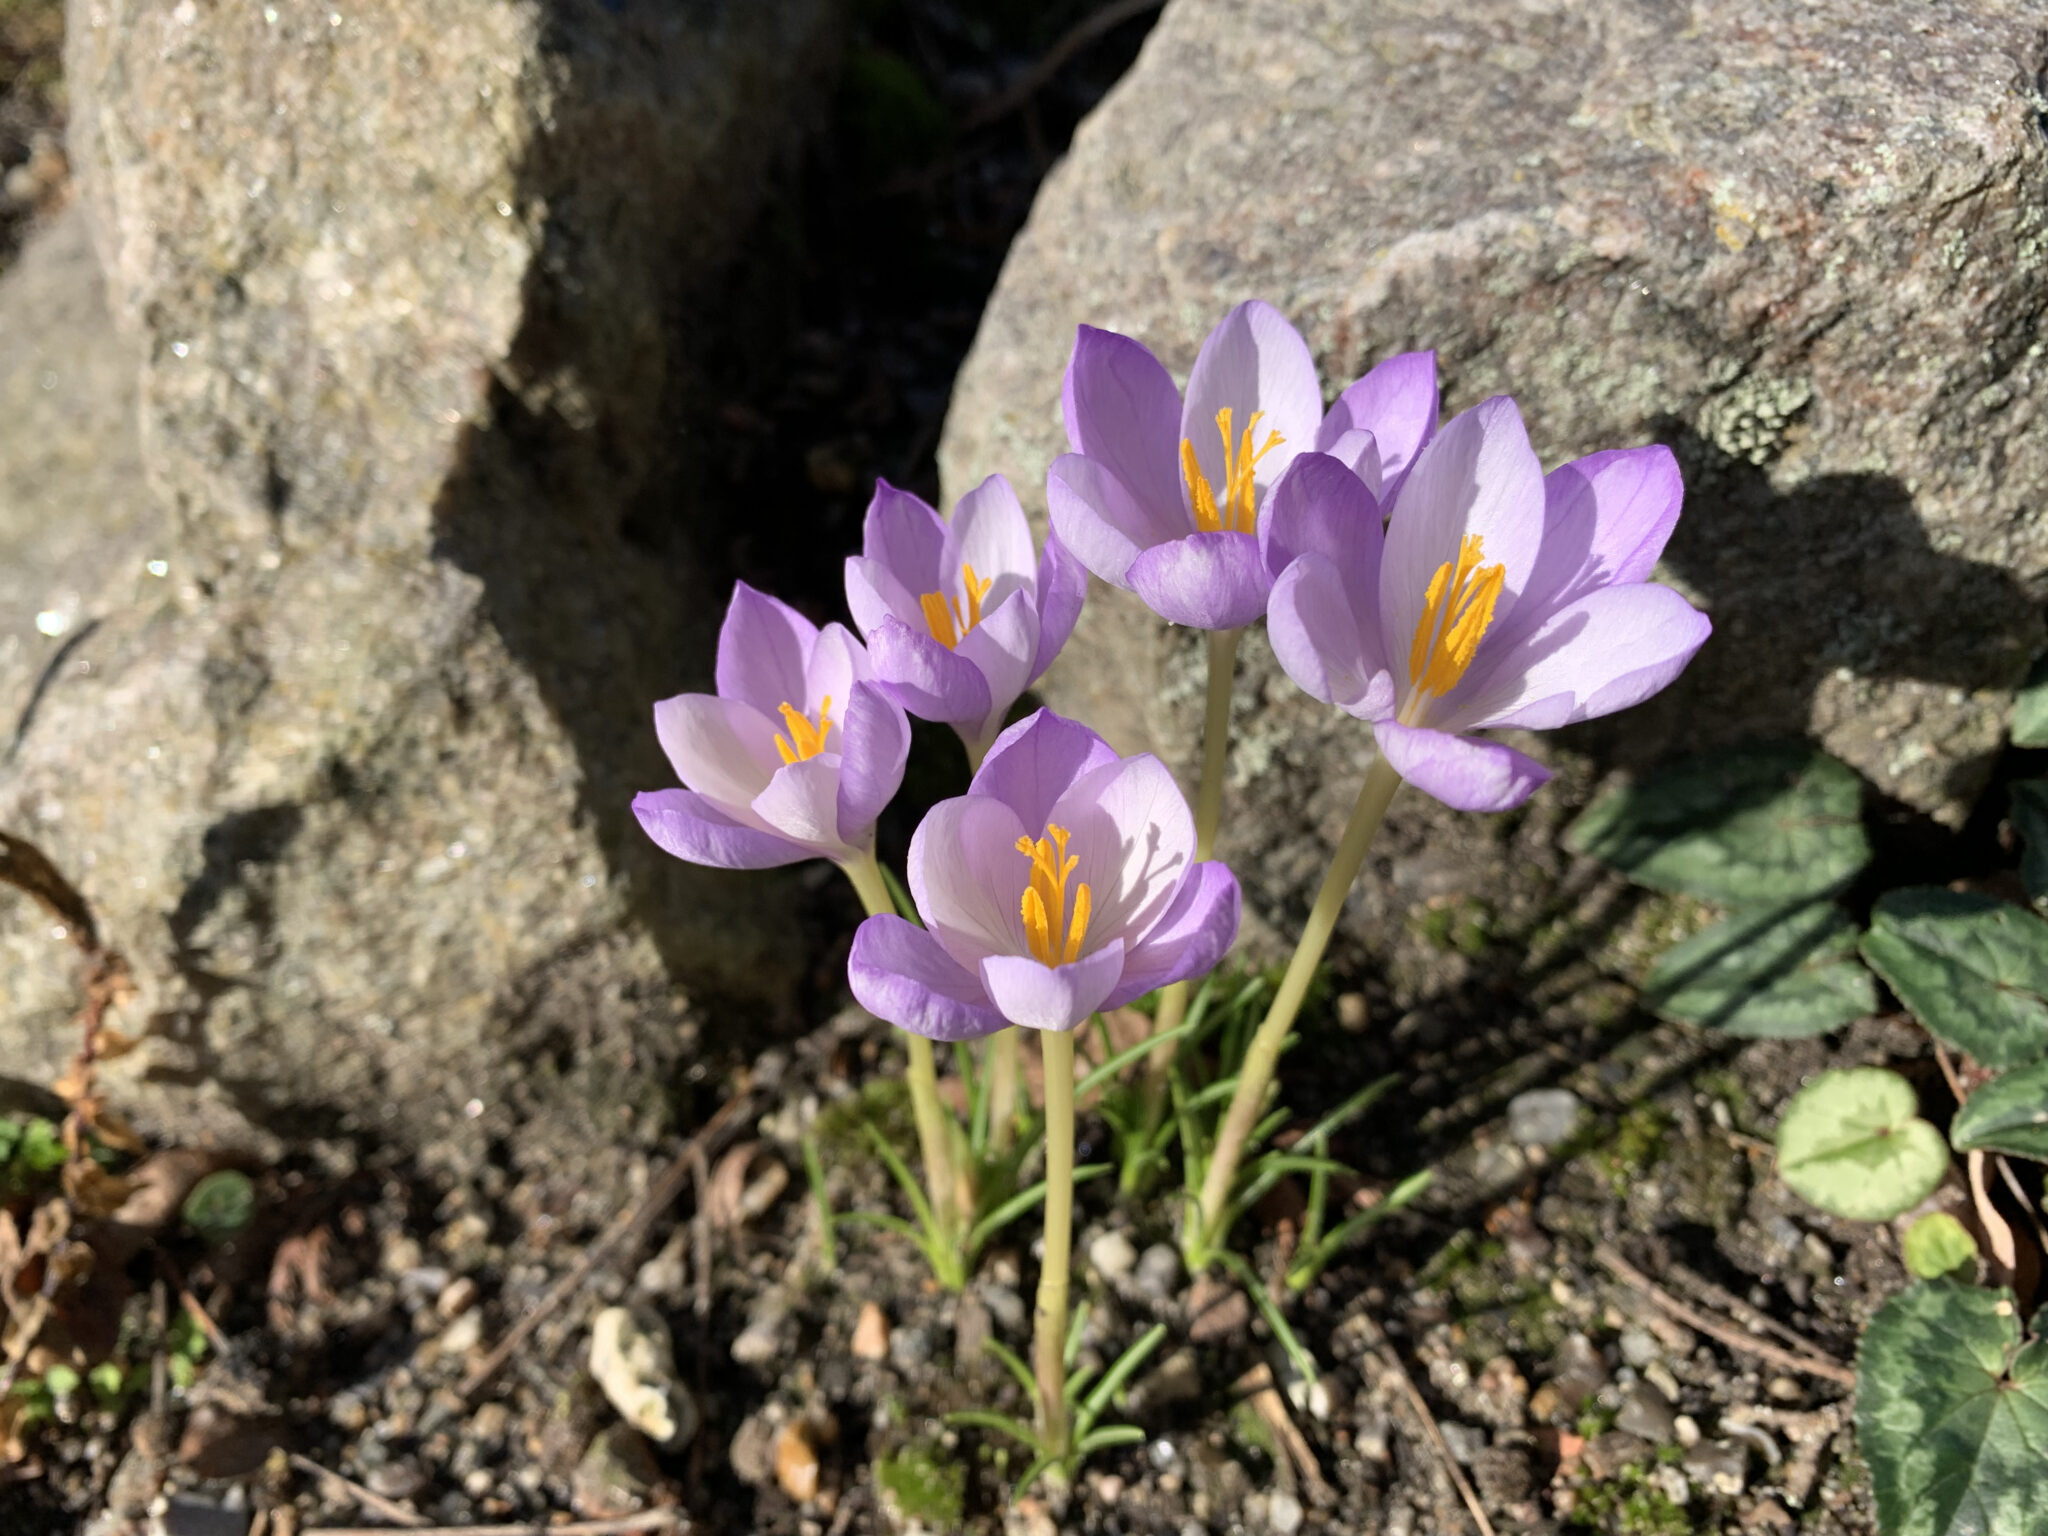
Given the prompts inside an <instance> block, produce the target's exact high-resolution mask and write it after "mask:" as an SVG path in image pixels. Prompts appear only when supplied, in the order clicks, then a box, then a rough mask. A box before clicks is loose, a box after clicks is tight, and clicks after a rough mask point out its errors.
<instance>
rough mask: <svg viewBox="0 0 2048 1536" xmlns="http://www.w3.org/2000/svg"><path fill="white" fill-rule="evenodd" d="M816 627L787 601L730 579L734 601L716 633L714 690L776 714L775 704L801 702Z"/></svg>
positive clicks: (729, 697) (770, 714)
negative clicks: (716, 654) (716, 657)
mask: <svg viewBox="0 0 2048 1536" xmlns="http://www.w3.org/2000/svg"><path fill="white" fill-rule="evenodd" d="M817 639H818V627H817V626H816V625H815V624H813V623H812V622H811V621H810V620H809V619H807V618H805V617H804V616H803V615H802V614H800V613H798V612H797V611H796V610H795V609H794V608H792V607H790V606H789V604H787V603H785V602H781V601H779V600H778V599H776V598H772V597H770V596H768V595H767V594H766V593H765V592H756V591H755V590H754V589H753V588H752V587H750V586H748V585H747V584H746V583H745V582H744V581H738V582H734V583H733V588H732V601H731V603H729V604H728V605H727V606H726V610H725V623H724V624H723V625H722V626H721V627H720V629H719V631H718V667H717V679H718V692H719V694H720V695H721V696H722V697H724V698H728V699H739V700H742V701H743V702H745V703H748V704H751V705H753V706H754V708H756V709H758V710H760V711H761V713H762V714H764V715H766V716H768V718H769V719H771V720H772V719H774V718H775V710H776V706H778V705H780V704H783V703H785V702H787V703H791V704H801V702H802V700H803V695H804V669H805V667H806V666H807V664H808V663H809V662H810V659H811V648H812V647H813V646H814V645H815V644H816V643H817Z"/></svg>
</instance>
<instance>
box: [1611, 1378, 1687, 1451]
mask: <svg viewBox="0 0 2048 1536" xmlns="http://www.w3.org/2000/svg"><path fill="white" fill-rule="evenodd" d="M1614 1427H1615V1428H1616V1429H1620V1430H1625V1431H1627V1432H1628V1433H1629V1434H1631V1435H1640V1436H1642V1438H1643V1439H1645V1440H1647V1441H1649V1442H1650V1443H1651V1444H1652V1445H1665V1444H1668V1443H1669V1442H1670V1441H1671V1439H1672V1438H1673V1436H1674V1435H1675V1433H1676V1431H1677V1427H1678V1420H1677V1416H1676V1415H1675V1414H1673V1413H1672V1411H1671V1404H1670V1403H1668V1402H1666V1401H1665V1400H1664V1394H1663V1393H1661V1392H1659V1391H1658V1390H1657V1389H1656V1388H1655V1387H1652V1386H1650V1385H1649V1384H1648V1383H1647V1382H1641V1381H1639V1382H1637V1383H1636V1384H1635V1385H1634V1386H1632V1387H1630V1388H1629V1389H1628V1391H1627V1392H1626V1393H1625V1394H1624V1395H1623V1397H1622V1400H1621V1411H1620V1412H1619V1413H1617V1414H1616V1415H1615V1416H1614Z"/></svg>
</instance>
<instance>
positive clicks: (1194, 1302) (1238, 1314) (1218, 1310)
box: [1188, 1275, 1252, 1344]
mask: <svg viewBox="0 0 2048 1536" xmlns="http://www.w3.org/2000/svg"><path fill="white" fill-rule="evenodd" d="M1188 1314H1189V1322H1188V1337H1189V1338H1190V1339H1192V1340H1193V1341H1194V1342H1195V1343H1197V1344H1213V1343H1216V1342H1218V1341H1220V1340H1223V1339H1235V1338H1237V1337H1238V1336H1239V1335H1241V1334H1242V1333H1243V1332H1244V1331H1245V1329H1247V1328H1249V1327H1250V1326H1251V1322H1252V1304H1251V1302H1250V1300H1249V1299H1247V1297H1246V1296H1245V1294H1244V1292H1243V1291H1241V1290H1239V1289H1238V1288H1237V1287H1236V1286H1235V1285H1233V1284H1232V1283H1231V1282H1230V1281H1228V1280H1219V1279H1217V1278H1216V1277H1215V1276H1214V1275H1197V1276H1196V1277H1195V1283H1194V1284H1193V1285H1192V1286H1190V1287H1189V1288H1188Z"/></svg>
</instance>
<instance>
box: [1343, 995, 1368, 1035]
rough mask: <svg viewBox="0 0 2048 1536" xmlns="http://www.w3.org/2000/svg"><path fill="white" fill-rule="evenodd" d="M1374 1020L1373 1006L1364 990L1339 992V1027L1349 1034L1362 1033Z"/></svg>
mask: <svg viewBox="0 0 2048 1536" xmlns="http://www.w3.org/2000/svg"><path fill="white" fill-rule="evenodd" d="M1371 1022H1372V1008H1371V1006H1370V1005H1369V1004H1367V1002H1366V1000H1365V994H1364V993H1363V992H1339V993H1338V994H1337V1027H1338V1028H1339V1029H1341V1030H1343V1031H1345V1032H1346V1033H1347V1034H1353V1035H1356V1034H1360V1033H1362V1032H1363V1031H1364V1029H1365V1027H1366V1026H1367V1025H1368V1024H1370V1023H1371Z"/></svg>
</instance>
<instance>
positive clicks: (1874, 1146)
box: [1778, 1067, 1948, 1221]
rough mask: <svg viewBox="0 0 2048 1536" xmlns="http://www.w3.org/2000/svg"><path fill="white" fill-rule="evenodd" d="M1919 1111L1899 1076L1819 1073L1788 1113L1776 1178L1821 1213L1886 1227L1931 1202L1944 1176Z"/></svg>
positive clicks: (1944, 1162) (1933, 1137)
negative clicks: (1902, 1213) (1879, 1222)
mask: <svg viewBox="0 0 2048 1536" xmlns="http://www.w3.org/2000/svg"><path fill="white" fill-rule="evenodd" d="M1918 1108H1919V1101H1918V1100H1917V1099H1915V1098H1914V1096H1913V1089H1912V1085H1911V1084H1909V1083H1908V1082H1907V1081H1906V1080H1905V1079H1904V1078H1903V1077H1900V1076H1899V1075H1898V1073H1896V1072H1887V1071H1885V1070H1884V1069H1883V1068H1882V1067H1850V1068H1848V1069H1846V1070H1843V1071H1836V1072H1823V1073H1821V1075H1820V1076H1819V1077H1816V1078H1815V1079H1814V1080H1813V1081H1812V1082H1810V1083H1808V1084H1807V1085H1806V1086H1805V1087H1804V1088H1802V1089H1800V1090H1799V1092H1798V1093H1797V1094H1795V1095H1794V1096H1793V1099H1792V1102H1791V1103H1790V1104H1788V1105H1786V1106H1785V1114H1784V1118H1783V1119H1781V1120H1780V1121H1779V1122H1778V1174H1779V1176H1780V1177H1781V1178H1783V1179H1784V1181H1785V1182H1786V1184H1788V1185H1789V1186H1791V1188H1792V1191H1793V1192H1794V1193H1795V1194H1797V1195H1799V1196H1800V1197H1801V1198H1802V1199H1805V1200H1809V1201H1811V1202H1812V1203H1813V1204H1815V1205H1817V1206H1819V1207H1820V1208H1821V1209H1822V1210H1824V1211H1832V1212H1833V1213H1834V1214H1835V1215H1837V1216H1846V1217H1848V1218H1849V1219H1850V1220H1851V1221H1889V1220H1890V1219H1891V1218H1892V1217H1894V1216H1896V1215H1898V1214H1899V1213H1900V1212H1901V1211H1906V1210H1911V1209H1912V1208H1913V1207H1914V1206H1916V1205H1918V1204H1919V1203H1920V1202H1921V1201H1922V1200H1925V1199H1926V1198H1927V1197H1928V1196H1929V1195H1931V1194H1933V1193H1934V1187H1935V1186H1936V1185H1937V1184H1939V1183H1940V1182H1941V1176H1942V1175H1943V1174H1944V1173H1946V1172H1947V1171H1948V1143H1947V1142H1945V1141H1943V1140H1942V1139H1941V1132H1939V1131H1937V1130H1936V1129H1935V1128H1934V1127H1933V1126H1931V1125H1929V1124H1928V1123H1927V1122H1926V1121H1925V1120H1922V1119H1921V1118H1920V1117H1919V1115H1918V1114H1917V1113H1916V1111H1917V1110H1918Z"/></svg>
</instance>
